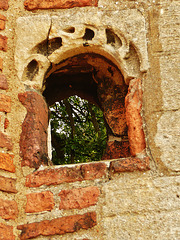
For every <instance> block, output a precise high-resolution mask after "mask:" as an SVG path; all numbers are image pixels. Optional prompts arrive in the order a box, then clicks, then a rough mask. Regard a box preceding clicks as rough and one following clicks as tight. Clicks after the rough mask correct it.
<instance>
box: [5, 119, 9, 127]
mask: <svg viewBox="0 0 180 240" xmlns="http://www.w3.org/2000/svg"><path fill="white" fill-rule="evenodd" d="M8 126H9V120H8V119H7V118H5V120H4V129H7V128H8Z"/></svg>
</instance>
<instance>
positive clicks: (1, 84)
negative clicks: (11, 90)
mask: <svg viewBox="0 0 180 240" xmlns="http://www.w3.org/2000/svg"><path fill="white" fill-rule="evenodd" d="M0 89H2V90H7V89H8V83H7V79H6V76H5V75H3V74H0Z"/></svg>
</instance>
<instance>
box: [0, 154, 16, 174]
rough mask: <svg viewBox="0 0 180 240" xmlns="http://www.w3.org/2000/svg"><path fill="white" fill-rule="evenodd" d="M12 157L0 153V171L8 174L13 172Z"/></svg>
mask: <svg viewBox="0 0 180 240" xmlns="http://www.w3.org/2000/svg"><path fill="white" fill-rule="evenodd" d="M13 158H14V155H10V154H6V153H0V169H3V170H6V171H8V172H15V166H14V164H13Z"/></svg>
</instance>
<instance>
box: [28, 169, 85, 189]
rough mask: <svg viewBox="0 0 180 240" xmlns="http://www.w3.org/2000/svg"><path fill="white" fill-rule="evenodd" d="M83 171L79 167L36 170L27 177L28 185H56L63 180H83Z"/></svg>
mask: <svg viewBox="0 0 180 240" xmlns="http://www.w3.org/2000/svg"><path fill="white" fill-rule="evenodd" d="M82 180H83V179H82V176H81V171H80V168H79V167H74V168H67V167H62V168H58V169H46V170H41V171H36V172H34V173H32V174H30V175H28V176H27V178H26V186H27V187H39V186H41V185H47V186H49V185H56V184H61V183H63V182H75V181H82Z"/></svg>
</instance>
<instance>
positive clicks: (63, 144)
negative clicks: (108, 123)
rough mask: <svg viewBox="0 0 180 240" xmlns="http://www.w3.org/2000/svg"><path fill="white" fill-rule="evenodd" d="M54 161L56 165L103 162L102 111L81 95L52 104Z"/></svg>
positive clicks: (105, 135) (104, 130)
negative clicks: (101, 160)
mask: <svg viewBox="0 0 180 240" xmlns="http://www.w3.org/2000/svg"><path fill="white" fill-rule="evenodd" d="M50 121H51V137H52V161H53V163H54V164H69V163H81V162H89V161H99V160H100V159H101V157H102V155H103V152H104V149H105V147H106V140H107V134H106V127H105V124H104V120H103V113H102V111H101V110H100V109H99V108H98V107H97V106H95V105H92V104H90V103H89V102H88V101H86V100H83V99H81V98H80V97H78V96H71V97H69V98H68V99H64V100H62V101H60V102H56V103H55V104H54V106H53V107H51V120H50Z"/></svg>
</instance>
